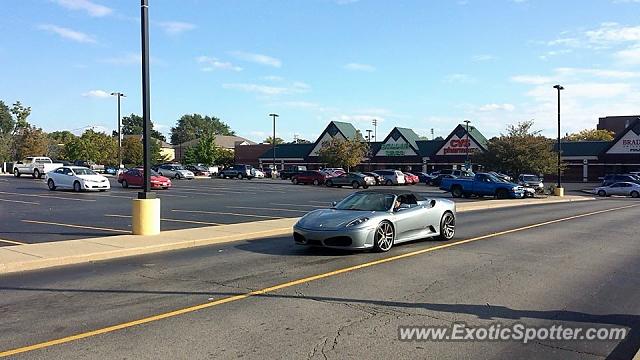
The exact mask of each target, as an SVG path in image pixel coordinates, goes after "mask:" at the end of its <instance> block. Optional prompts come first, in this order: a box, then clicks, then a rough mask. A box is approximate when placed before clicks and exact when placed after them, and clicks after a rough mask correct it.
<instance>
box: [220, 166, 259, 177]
mask: <svg viewBox="0 0 640 360" xmlns="http://www.w3.org/2000/svg"><path fill="white" fill-rule="evenodd" d="M220 177H221V178H223V179H224V178H231V179H249V180H251V179H253V177H254V172H253V166H251V165H246V164H236V165H233V166H232V167H230V168H227V169H224V170H222V171H221V172H220Z"/></svg>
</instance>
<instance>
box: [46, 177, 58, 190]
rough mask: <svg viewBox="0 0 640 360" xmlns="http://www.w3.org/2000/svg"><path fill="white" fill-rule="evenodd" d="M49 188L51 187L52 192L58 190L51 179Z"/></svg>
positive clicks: (48, 182)
mask: <svg viewBox="0 0 640 360" xmlns="http://www.w3.org/2000/svg"><path fill="white" fill-rule="evenodd" d="M47 186H48V187H49V190H51V191H53V190H55V189H56V184H55V183H54V182H53V179H49V181H47Z"/></svg>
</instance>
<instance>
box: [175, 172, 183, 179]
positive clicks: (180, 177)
mask: <svg viewBox="0 0 640 360" xmlns="http://www.w3.org/2000/svg"><path fill="white" fill-rule="evenodd" d="M174 179H176V180H180V179H182V175H181V174H180V173H176V176H174Z"/></svg>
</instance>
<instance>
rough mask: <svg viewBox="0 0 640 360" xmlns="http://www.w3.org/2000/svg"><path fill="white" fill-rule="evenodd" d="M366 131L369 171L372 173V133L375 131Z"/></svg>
mask: <svg viewBox="0 0 640 360" xmlns="http://www.w3.org/2000/svg"><path fill="white" fill-rule="evenodd" d="M365 131H366V132H367V143H368V144H367V145H368V146H367V157H368V158H369V171H371V157H372V156H373V154H372V153H371V132H372V131H373V130H370V129H367V130H365Z"/></svg>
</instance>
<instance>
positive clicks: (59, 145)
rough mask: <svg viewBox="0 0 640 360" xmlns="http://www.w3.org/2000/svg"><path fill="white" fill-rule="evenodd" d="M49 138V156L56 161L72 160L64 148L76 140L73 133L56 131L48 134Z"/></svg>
mask: <svg viewBox="0 0 640 360" xmlns="http://www.w3.org/2000/svg"><path fill="white" fill-rule="evenodd" d="M47 138H48V139H49V145H48V149H47V156H49V157H50V158H52V159H56V160H72V159H69V158H68V157H67V152H66V151H65V148H64V147H65V145H66V144H68V143H70V142H71V141H73V140H74V139H75V138H76V136H75V135H73V133H72V132H71V131H67V130H64V131H54V132H52V133H49V134H47Z"/></svg>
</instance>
